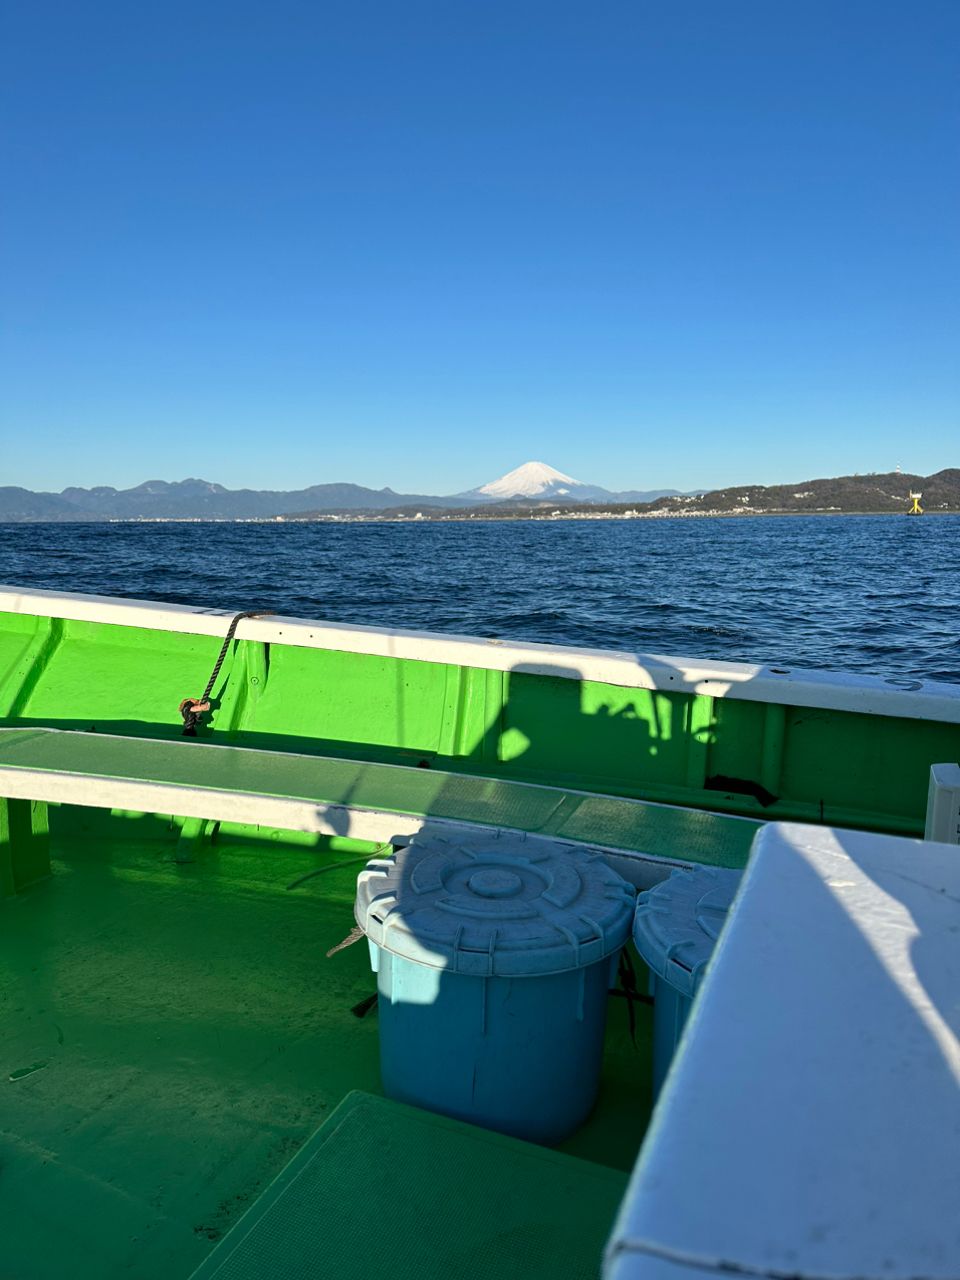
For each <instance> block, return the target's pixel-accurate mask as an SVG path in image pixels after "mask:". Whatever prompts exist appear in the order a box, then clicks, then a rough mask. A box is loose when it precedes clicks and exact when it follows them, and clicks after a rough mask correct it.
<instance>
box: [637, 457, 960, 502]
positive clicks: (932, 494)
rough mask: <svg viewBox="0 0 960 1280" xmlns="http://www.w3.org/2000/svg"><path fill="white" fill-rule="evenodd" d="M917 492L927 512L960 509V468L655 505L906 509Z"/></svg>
mask: <svg viewBox="0 0 960 1280" xmlns="http://www.w3.org/2000/svg"><path fill="white" fill-rule="evenodd" d="M911 491H912V492H914V493H922V494H923V498H922V506H923V508H924V510H926V511H960V469H958V468H956V467H951V468H948V469H947V470H945V471H938V472H936V474H935V475H932V476H914V475H902V474H901V473H900V472H896V471H891V472H889V473H887V474H884V475H865V476H837V477H835V478H833V479H831V480H803V481H801V482H800V483H799V484H777V485H738V486H737V487H736V488H732V489H714V490H713V491H712V492H710V493H704V494H702V495H700V496H698V497H692V498H691V497H686V498H665V499H661V500H660V501H658V502H655V503H652V504H651V507H653V508H655V509H660V510H677V509H683V510H687V511H697V510H701V511H737V510H742V509H744V508H746V509H748V510H750V511H757V512H768V511H769V512H774V511H777V512H786V511H792V512H801V511H808V512H824V511H846V512H851V513H852V512H864V513H873V512H883V511H906V510H907V508H908V507H909V506H910V502H909V494H910V493H911Z"/></svg>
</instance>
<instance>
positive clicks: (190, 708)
mask: <svg viewBox="0 0 960 1280" xmlns="http://www.w3.org/2000/svg"><path fill="white" fill-rule="evenodd" d="M271 612H272V611H271V610H270V609H249V610H247V611H246V612H245V613H238V614H237V615H236V617H234V618H233V619H232V621H231V623H230V626H229V627H228V628H227V634H226V635H225V636H224V638H223V644H222V645H221V646H220V654H219V656H218V658H217V660H216V662H215V663H214V664H213V670H212V671H211V672H210V679H209V680H208V681H207V687H206V688H205V689H204V691H203V694H202V695H201V696H200V697H199V698H184V700H183V701H182V702H181V703H180V714H181V715H182V716H183V736H184V737H185V738H195V737H196V736H197V725H198V724H199V723H200V717H201V716H202V715H203V713H204V712H205V711H209V710H210V695H211V693H213V686H214V685H215V684H216V683H217V676H218V675H219V674H220V668H221V667H222V666H223V660H224V658H225V657H226V656H227V650H228V649H229V648H230V641H231V640H232V639H233V637H234V633H235V632H236V630H237V627H238V626H239V624H240V623H241V622H242V621H243V619H244V618H265V617H267V615H268V614H270V613H271Z"/></svg>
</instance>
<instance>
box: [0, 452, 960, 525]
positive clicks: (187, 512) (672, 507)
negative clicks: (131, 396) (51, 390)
mask: <svg viewBox="0 0 960 1280" xmlns="http://www.w3.org/2000/svg"><path fill="white" fill-rule="evenodd" d="M911 492H921V493H922V494H923V505H924V507H925V508H926V510H927V511H930V512H933V511H960V469H957V468H948V469H946V470H943V471H938V472H937V473H936V474H935V475H930V476H918V475H909V474H901V473H900V472H898V471H897V472H890V473H887V474H882V475H877V474H874V473H871V474H867V475H855V476H838V477H835V478H832V479H819V480H804V481H801V482H799V483H797V484H790V485H738V486H735V487H730V488H727V489H713V490H708V491H702V490H698V491H697V492H696V493H692V494H690V493H687V494H681V493H678V492H677V491H676V490H675V489H655V490H647V491H643V490H627V491H626V492H622V493H614V492H611V491H610V490H608V489H602V488H600V487H599V486H598V485H590V484H585V483H583V482H582V481H580V480H575V479H574V478H573V477H572V476H569V475H565V474H564V473H563V472H562V471H557V470H555V468H553V467H549V466H547V465H546V464H545V463H543V462H527V463H524V465H523V466H522V467H517V468H516V470H514V471H510V472H508V473H507V474H506V475H505V476H501V477H500V478H499V479H498V480H492V481H490V482H489V483H488V484H485V485H481V486H479V487H478V488H476V489H469V490H467V491H466V492H464V493H458V494H453V495H451V496H449V497H434V496H431V495H429V494H411V493H396V492H394V490H393V489H367V488H364V487H363V486H362V485H357V484H316V485H311V486H310V487H309V488H306V489H294V490H289V491H282V492H281V491H276V490H270V489H226V488H224V486H223V485H220V484H211V483H210V482H209V481H207V480H179V481H175V482H173V483H169V482H168V481H165V480H148V481H147V482H146V483H145V484H141V485H137V486H136V487H135V488H133V489H114V488H111V487H109V486H98V487H96V488H93V489H80V488H69V489H64V490H63V491H62V492H61V493H34V492H32V491H31V490H29V489H18V488H14V487H7V488H3V487H0V522H7V523H9V522H24V521H68V520H258V519H260V520H264V519H271V518H274V517H278V516H287V517H301V518H304V519H309V518H310V517H313V516H324V515H336V514H338V513H348V512H356V513H358V514H360V515H371V516H374V515H377V514H380V515H382V516H384V517H386V518H390V517H391V516H392V515H394V514H397V515H403V516H410V515H413V514H416V513H417V512H422V513H423V514H424V515H426V516H434V517H437V518H452V517H456V516H457V515H458V514H459V513H460V512H467V511H470V512H472V513H473V514H475V515H481V516H482V515H490V516H497V517H501V516H517V517H522V516H524V515H528V514H531V513H540V514H543V512H544V511H546V512H547V513H548V514H549V513H551V512H553V511H554V510H557V511H558V512H559V513H561V514H562V513H563V512H564V511H570V512H571V513H576V512H577V511H578V510H579V511H581V512H583V513H587V512H592V513H595V514H598V515H599V514H602V513H604V512H606V511H609V512H610V513H611V514H624V513H628V514H632V513H634V512H635V511H640V512H641V513H650V514H654V515H658V514H659V515H673V514H678V515H707V514H714V513H718V512H719V513H723V512H734V511H736V512H741V513H763V512H770V513H774V512H778V513H781V512H782V513H787V512H793V513H802V512H810V513H815V512H883V511H904V510H905V509H906V507H907V506H908V505H909V503H908V494H909V493H911ZM628 508H629V511H627V509H628Z"/></svg>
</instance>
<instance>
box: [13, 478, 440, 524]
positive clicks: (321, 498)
mask: <svg viewBox="0 0 960 1280" xmlns="http://www.w3.org/2000/svg"><path fill="white" fill-rule="evenodd" d="M457 502H458V499H456V498H433V497H430V496H429V495H426V494H409V493H394V491H393V490H392V489H366V488H364V487H363V486H362V485H359V484H315V485H311V486H310V487H309V488H307V489H295V490H291V491H289V492H279V491H276V490H271V489H225V488H224V487H223V485H220V484H212V483H211V482H210V481H208V480H178V481H175V482H173V483H170V482H168V481H166V480H148V481H146V482H145V483H144V484H139V485H137V486H136V487H135V488H133V489H114V488H112V487H110V486H108V485H101V486H98V487H97V488H94V489H76V488H71V489H64V490H63V492H62V493H31V492H30V491H29V490H28V489H15V488H0V521H23V520H256V519H269V518H270V517H271V516H280V515H287V514H290V513H292V512H295V511H302V510H304V508H306V507H311V508H315V509H317V510H320V511H355V510H358V509H359V510H367V511H378V510H383V509H384V508H386V507H395V506H397V505H398V504H405V503H420V504H421V505H430V504H433V505H437V504H442V505H444V506H450V505H454V506H455V505H457Z"/></svg>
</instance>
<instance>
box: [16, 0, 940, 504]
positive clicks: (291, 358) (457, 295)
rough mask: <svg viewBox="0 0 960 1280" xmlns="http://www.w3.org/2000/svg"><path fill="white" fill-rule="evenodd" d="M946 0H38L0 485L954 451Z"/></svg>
mask: <svg viewBox="0 0 960 1280" xmlns="http://www.w3.org/2000/svg"><path fill="white" fill-rule="evenodd" d="M958 47H960V4H958V3H956V2H955V0H944V2H942V3H941V2H929V0H913V2H910V3H908V2H907V0H903V2H902V3H896V4H893V3H889V2H887V0H871V2H870V3H861V2H860V0H842V2H838V0H830V2H829V3H818V2H817V0H800V2H791V0H763V2H762V3H740V2H737V0H729V2H728V0H699V2H697V3H690V2H687V0H669V3H667V2H665V0H658V2H657V3H647V2H646V0H630V2H629V3H615V2H614V3H603V2H602V0H600V2H598V3H585V2H580V3H576V4H572V3H566V2H565V0H550V2H549V3H533V2H530V0H510V3H500V2H499V0H487V2H486V3H483V4H470V3H461V2H460V0H439V2H436V3H433V2H430V3H424V2H418V0H409V2H405V3H396V2H392V3H377V4H372V3H365V2H364V0H352V2H351V3H350V4H337V5H332V4H326V3H317V2H316V0H311V2H310V3H303V4H294V3H289V2H287V0H273V2H271V3H260V4H251V3H245V2H244V0H234V2H233V3H230V4H229V5H227V4H223V5H220V4H215V3H206V4H204V3H201V4H193V3H191V4H181V3H172V2H167V3H164V4H162V5H161V4H158V5H138V4H129V3H127V2H124V3H111V2H110V0H100V2H99V3H96V4H93V5H78V4H75V3H69V4H58V5H53V4H48V3H45V2H44V0H35V3H32V4H29V5H28V4H25V3H21V4H19V5H17V6H15V7H14V12H13V14H12V16H11V17H9V19H8V21H7V23H6V30H5V33H4V36H3V40H2V53H0V82H2V83H0V113H2V119H3V126H4V127H3V137H2V142H0V172H2V173H3V175H4V176H3V188H4V191H3V205H4V208H3V212H2V215H0V217H2V223H0V271H2V288H0V308H2V322H3V334H2V349H0V360H2V369H0V415H2V419H0V431H2V448H0V484H22V485H26V486H28V487H30V488H48V489H59V488H61V487H63V486H64V485H67V484H71V483H78V484H96V483H107V484H114V485H118V486H123V485H129V484H135V483H138V482H139V481H141V480H144V479H147V478H150V477H162V478H166V479H179V478H182V477H184V476H188V475H199V476H203V477H205V478H206V479H211V480H219V481H220V482H221V483H224V484H227V485H231V486H240V485H249V486H252V487H257V488H261V487H262V488H266V487H279V488H292V487H299V486H301V485H303V484H308V483H321V482H326V481H334V480H355V481H357V482H360V483H364V484H370V485H374V486H381V485H386V484H389V485H392V486H393V487H394V488H396V489H400V490H407V491H411V490H419V491H426V492H439V493H444V492H453V491H457V490H461V489H465V488H468V487H471V486H473V485H475V484H480V483H483V482H484V481H486V480H489V479H492V478H493V477H495V476H497V475H499V474H500V473H502V472H503V471H506V470H508V469H509V468H512V467H514V466H516V465H517V464H519V463H521V462H523V461H526V460H527V459H530V458H537V459H543V460H544V461H547V462H550V463H552V464H553V465H554V466H557V467H559V468H560V469H561V470H564V471H568V472H570V473H571V474H573V475H574V476H577V477H578V478H580V479H583V480H586V481H588V482H592V483H596V484H602V485H606V486H607V487H611V488H625V487H639V488H650V487H667V486H675V487H677V488H681V489H685V488H692V487H694V486H698V485H709V486H713V485H720V484H725V483H734V482H737V481H743V482H748V483H762V482H774V481H778V480H785V481H790V480H800V479H805V478H809V477H813V476H816V475H831V474H838V473H842V472H852V471H867V470H889V469H892V468H893V467H894V466H895V465H896V464H897V463H900V464H902V466H903V467H904V469H905V470H915V471H919V472H929V471H933V470H937V469H939V468H941V467H944V466H949V465H960V421H958V417H960V413H958V409H960V359H958V354H960V340H958V334H960V199H958V196H960V155H958V151H960V146H958V139H960V76H958V74H957V50H958Z"/></svg>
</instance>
